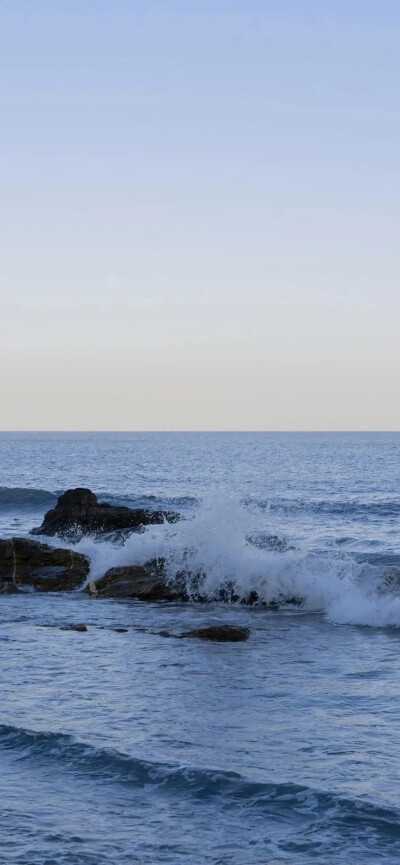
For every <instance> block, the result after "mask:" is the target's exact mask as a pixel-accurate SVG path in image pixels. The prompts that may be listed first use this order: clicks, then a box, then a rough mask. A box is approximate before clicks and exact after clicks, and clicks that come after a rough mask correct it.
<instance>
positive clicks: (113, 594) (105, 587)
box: [87, 564, 182, 601]
mask: <svg viewBox="0 0 400 865" xmlns="http://www.w3.org/2000/svg"><path fill="white" fill-rule="evenodd" d="M87 591H88V592H89V594H90V595H91V596H92V597H97V598H138V599H139V600H141V601H160V600H164V601H172V600H176V599H177V598H182V593H181V592H180V591H179V590H178V589H175V588H171V587H170V586H168V585H167V583H166V582H164V580H163V579H162V576H161V575H160V573H159V571H158V569H157V567H156V566H151V565H150V564H149V565H144V566H141V565H128V566H126V567H120V568H110V570H109V571H107V573H105V574H104V577H101V579H100V580H94V581H93V582H91V583H89V585H88V587H87Z"/></svg>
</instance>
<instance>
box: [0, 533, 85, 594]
mask: <svg viewBox="0 0 400 865" xmlns="http://www.w3.org/2000/svg"><path fill="white" fill-rule="evenodd" d="M88 573H89V561H88V559H87V558H86V556H82V555H81V554H80V553H75V552H73V551H72V550H65V549H59V548H56V547H50V546H48V544H41V543H39V542H38V541H31V540H29V539H28V538H10V539H9V540H0V586H3V587H4V589H5V586H9V585H10V584H11V585H14V586H15V587H16V586H32V587H33V588H34V589H36V590H37V591H39V592H45V591H49V592H63V591H66V590H68V589H79V588H80V586H82V583H83V582H84V581H85V579H86V577H87V575H88ZM5 591H7V592H9V591H10V590H9V589H5ZM11 591H14V590H11Z"/></svg>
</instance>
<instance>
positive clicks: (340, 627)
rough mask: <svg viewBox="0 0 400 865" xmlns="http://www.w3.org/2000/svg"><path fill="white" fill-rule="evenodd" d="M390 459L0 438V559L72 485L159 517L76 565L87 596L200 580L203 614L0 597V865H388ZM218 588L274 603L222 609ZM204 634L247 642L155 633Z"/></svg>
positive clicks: (398, 559) (57, 597) (393, 768)
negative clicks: (117, 581)
mask: <svg viewBox="0 0 400 865" xmlns="http://www.w3.org/2000/svg"><path fill="white" fill-rule="evenodd" d="M399 457H400V433H346V432H343V433H211V432H210V433H25V432H21V433H1V434H0V465H1V476H0V484H1V486H0V525H1V531H0V537H2V538H5V537H11V536H26V535H28V533H29V531H30V529H31V528H33V527H34V526H38V525H39V524H40V523H41V521H42V518H43V515H44V513H45V512H46V511H47V510H48V509H49V508H50V507H52V506H53V505H54V504H55V503H56V499H57V495H59V494H60V493H61V492H63V491H64V490H66V489H68V488H71V487H76V486H85V487H90V489H92V490H93V491H94V492H95V493H96V494H97V495H98V496H99V499H100V500H102V501H107V502H110V503H120V504H126V505H130V506H132V507H134V506H145V507H154V508H166V509H169V510H171V509H172V510H176V511H179V512H180V514H181V515H182V517H183V518H182V519H181V520H180V521H179V522H177V523H174V524H162V525H152V526H149V527H147V528H146V530H145V531H143V532H139V533H133V534H131V535H130V536H129V537H125V536H123V537H121V536H118V535H115V536H111V537H107V538H105V539H104V538H93V537H92V538H90V537H86V538H83V539H82V540H80V541H79V542H78V543H76V544H75V545H74V548H75V549H76V550H78V551H81V552H84V553H85V554H86V555H88V556H89V557H90V561H91V572H90V576H89V579H96V577H99V576H101V575H102V574H104V573H105V571H106V570H107V569H108V568H110V567H113V566H114V565H121V564H142V563H144V562H146V561H147V560H149V559H150V558H153V557H154V556H163V557H165V558H166V561H167V564H168V568H169V570H170V574H171V577H173V574H174V573H176V571H178V570H179V569H180V568H181V569H182V567H184V568H185V569H186V570H187V571H188V572H190V571H191V570H193V571H198V570H199V569H200V570H201V571H202V572H203V573H204V575H205V577H204V585H203V590H204V591H205V592H206V595H207V598H208V602H207V603H204V604H196V603H195V602H187V603H178V602H174V603H172V602H170V603H166V602H155V603H143V602H140V601H134V600H122V599H118V600H117V599H92V598H89V597H88V596H87V595H86V594H85V593H83V592H81V591H75V592H69V593H54V594H50V593H49V594H40V593H27V594H18V595H5V596H1V597H0V675H1V679H0V681H1V702H0V791H1V796H0V802H1V805H0V811H1V820H0V862H1V863H7V865H10V863H18V865H22V863H24V865H110V863H113V865H114V863H115V865H117V863H118V865H136V863H137V865H159V863H160V865H161V863H163V865H167V863H168V865H178V863H181V862H182V863H185V865H206V863H207V865H277V863H281V865H289V863H290V865H292V863H299V865H300V863H311V862H315V863H318V865H328V863H329V865H330V863H332V865H333V863H335V865H336V863H339V862H343V863H346V865H350V863H351V865H353V863H363V865H365V863H376V862H385V863H393V865H394V863H398V862H399V859H400V793H399V790H400V786H399V782H400V699H399V698H400V582H399V583H398V584H396V581H395V583H394V586H393V589H392V590H389V591H386V592H385V591H382V590H381V586H382V579H384V577H385V574H387V573H388V569H394V568H400V533H399V519H400V459H399ZM44 540H46V541H47V542H48V543H58V545H60V544H62V545H65V546H71V544H67V542H65V541H61V542H59V541H57V540H55V539H53V538H50V539H44ZM391 573H396V572H395V571H391ZM227 580H229V581H233V582H234V584H235V590H236V593H237V595H238V596H239V598H243V599H244V598H246V597H247V596H248V595H249V592H251V591H253V590H254V591H256V592H257V594H258V596H259V597H260V598H261V599H262V600H263V601H265V602H266V603H268V602H269V601H271V600H274V599H276V598H279V599H281V600H282V603H281V604H280V605H279V606H278V607H277V608H271V607H268V606H262V605H259V606H257V607H249V606H245V605H243V604H241V603H240V602H238V603H236V604H222V603H220V602H218V601H216V597H217V595H218V590H219V589H220V587H221V585H223V584H224V582H226V581H227ZM396 585H397V590H396ZM189 588H190V586H189ZM292 596H295V597H299V598H301V599H302V602H301V604H300V605H297V606H291V605H288V604H286V603H285V602H284V599H285V597H286V598H287V597H292ZM77 622H84V623H86V625H87V628H88V630H87V632H86V633H78V632H75V631H73V630H68V628H67V626H69V625H73V624H76V623H77ZM220 622H223V623H232V624H237V625H245V626H246V627H248V628H250V631H251V634H250V638H249V640H248V641H247V642H244V643H232V644H229V643H213V642H205V641H202V640H195V639H193V640H177V639H173V638H171V639H166V638H163V637H162V636H160V635H159V634H158V632H159V631H160V630H163V629H167V630H168V631H170V632H171V633H173V634H179V633H181V632H182V631H185V630H188V629H189V628H191V627H200V626H205V625H208V624H216V623H220ZM115 628H124V629H127V630H126V632H116V631H115Z"/></svg>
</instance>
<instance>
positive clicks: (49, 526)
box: [31, 488, 179, 538]
mask: <svg viewBox="0 0 400 865" xmlns="http://www.w3.org/2000/svg"><path fill="white" fill-rule="evenodd" d="M178 519H179V515H178V514H175V513H172V512H170V511H151V510H145V509H143V508H127V507H120V506H114V505H110V504H106V503H101V502H98V500H97V497H96V496H95V494H94V493H92V492H91V490H87V489H80V488H78V489H74V490H67V491H66V492H65V493H64V494H63V495H62V496H60V497H59V499H58V502H57V505H56V507H55V508H52V510H50V511H47V514H46V515H45V517H44V520H43V522H42V525H41V526H39V527H38V528H35V529H32V531H31V534H32V535H63V536H65V537H70V538H77V537H79V536H81V535H82V534H96V533H99V532H101V533H102V532H113V531H116V530H119V529H132V530H134V529H138V528H140V527H141V526H147V525H152V524H154V523H163V522H165V521H167V522H176V521H177V520H178Z"/></svg>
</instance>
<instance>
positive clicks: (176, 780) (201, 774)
mask: <svg viewBox="0 0 400 865" xmlns="http://www.w3.org/2000/svg"><path fill="white" fill-rule="evenodd" d="M0 749H3V751H10V752H12V753H13V754H14V755H15V756H16V758H17V759H18V761H19V763H20V762H21V761H27V762H33V764H34V765H37V763H38V761H39V762H40V765H41V766H43V765H44V764H45V763H47V764H51V765H52V766H54V765H57V764H61V765H62V768H63V771H69V772H73V773H75V774H78V775H82V774H84V775H85V777H88V776H89V777H90V778H92V779H93V780H95V781H98V782H100V783H101V784H103V783H105V782H107V783H115V784H122V785H129V786H131V787H134V788H136V789H142V790H144V789H145V791H146V792H147V793H148V794H150V793H151V791H152V790H154V789H156V790H157V794H158V795H160V796H162V795H163V794H167V795H168V796H171V795H176V796H179V797H182V796H184V797H185V798H187V797H192V798H194V799H195V800H199V799H201V800H202V801H204V800H220V802H221V804H222V806H223V807H224V809H225V810H226V809H227V808H236V807H237V806H240V808H241V809H242V808H243V807H246V809H251V810H257V811H262V812H264V813H268V814H271V815H273V816H274V817H276V818H286V819H287V818H290V817H292V818H293V819H296V820H298V818H299V816H303V817H306V818H307V820H308V821H310V822H312V823H317V824H318V825H319V827H321V825H323V824H324V823H328V824H329V826H330V828H331V829H332V826H335V827H336V829H339V830H340V831H341V832H342V833H344V834H346V835H347V834H348V833H349V831H353V832H355V833H356V834H357V833H358V832H359V831H360V829H361V828H362V827H365V829H368V833H369V834H370V835H372V836H379V837H381V838H382V836H384V837H386V838H387V837H388V836H389V837H390V839H391V840H392V841H395V840H398V839H400V821H399V817H400V812H399V810H398V809H394V808H390V807H385V806H383V805H380V804H375V803H371V802H368V801H366V800H364V799H359V798H356V797H354V798H351V797H349V796H347V797H345V796H341V795H339V794H336V793H335V792H328V791H324V790H318V789H315V788H312V787H309V786H307V785H305V784H297V783H292V782H282V781H276V782H271V781H264V780H262V781H258V780H252V779H249V778H246V777H245V776H243V775H241V774H240V773H238V772H233V771H227V770H225V769H221V768H203V767H197V766H182V765H178V764H175V763H161V762H155V761H151V760H142V759H140V758H138V757H135V756H131V755H128V754H123V753H120V752H118V751H116V750H114V749H107V748H101V747H99V748H97V747H95V746H94V745H92V744H89V743H83V742H79V741H76V740H74V738H73V737H72V736H70V735H67V734H64V733H54V732H43V731H34V730H27V729H24V728H21V727H15V726H12V725H7V724H2V725H0ZM376 840H377V839H376V837H375V842H376Z"/></svg>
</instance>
